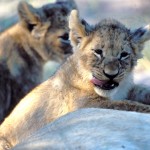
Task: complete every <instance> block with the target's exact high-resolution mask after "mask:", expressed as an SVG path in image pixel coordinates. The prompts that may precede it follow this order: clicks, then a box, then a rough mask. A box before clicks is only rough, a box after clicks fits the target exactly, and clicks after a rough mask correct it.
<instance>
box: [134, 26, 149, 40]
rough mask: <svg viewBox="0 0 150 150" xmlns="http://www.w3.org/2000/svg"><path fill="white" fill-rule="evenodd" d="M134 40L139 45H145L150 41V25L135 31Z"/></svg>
mask: <svg viewBox="0 0 150 150" xmlns="http://www.w3.org/2000/svg"><path fill="white" fill-rule="evenodd" d="M132 39H133V40H134V41H135V42H137V43H144V42H146V41H148V40H150V25H147V26H145V27H141V28H138V29H136V30H135V31H133V33H132Z"/></svg>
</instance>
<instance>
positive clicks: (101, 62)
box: [69, 10, 150, 98]
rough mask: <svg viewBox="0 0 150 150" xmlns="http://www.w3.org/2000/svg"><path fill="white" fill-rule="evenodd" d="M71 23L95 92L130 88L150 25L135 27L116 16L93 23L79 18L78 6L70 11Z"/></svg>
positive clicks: (73, 40)
mask: <svg viewBox="0 0 150 150" xmlns="http://www.w3.org/2000/svg"><path fill="white" fill-rule="evenodd" d="M69 27H70V30H71V31H70V40H71V44H72V45H73V47H74V49H75V50H76V51H77V54H76V55H77V57H78V58H79V61H78V62H79V66H80V70H82V72H83V73H82V74H83V76H84V78H86V80H89V82H91V83H92V85H93V88H94V90H95V92H96V93H97V94H99V95H100V96H104V97H109V98H111V97H112V96H113V94H114V93H117V91H118V90H119V89H120V88H123V86H125V87H126V88H129V87H130V78H131V72H132V70H133V68H134V66H135V65H136V63H137V59H139V58H140V57H141V51H142V48H143V44H144V42H145V41H147V40H148V39H150V27H149V26H146V27H144V28H139V29H137V30H135V31H131V30H129V29H127V28H126V27H125V26H124V25H122V24H121V23H119V22H118V21H116V20H102V21H101V22H100V23H98V24H97V25H95V26H90V25H88V24H87V23H86V22H85V21H84V20H80V19H79V17H78V13H77V11H76V10H73V11H72V13H71V15H70V20H69ZM84 72H86V73H84ZM87 74H88V75H87ZM118 94H119V93H118Z"/></svg>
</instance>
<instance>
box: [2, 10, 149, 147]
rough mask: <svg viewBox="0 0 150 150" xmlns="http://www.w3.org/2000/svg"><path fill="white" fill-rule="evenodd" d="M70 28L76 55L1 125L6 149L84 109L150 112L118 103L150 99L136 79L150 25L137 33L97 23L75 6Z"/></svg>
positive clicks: (109, 22)
mask: <svg viewBox="0 0 150 150" xmlns="http://www.w3.org/2000/svg"><path fill="white" fill-rule="evenodd" d="M69 27H70V40H71V43H72V45H73V48H74V50H75V52H74V54H73V55H71V56H70V57H69V58H68V59H67V61H66V62H65V63H64V64H63V66H62V67H61V68H60V69H59V70H58V72H57V73H56V74H55V75H54V76H53V77H52V78H50V79H49V80H47V81H45V82H44V83H42V84H41V85H39V86H38V87H37V88H35V89H34V90H33V91H31V92H30V93H29V94H28V95H27V96H26V97H25V98H23V99H22V100H21V101H20V102H19V104H18V105H17V106H16V108H15V109H14V110H13V111H12V113H11V114H10V115H9V116H8V117H7V118H6V119H5V121H4V122H3V123H2V125H1V126H0V139H1V140H0V146H1V147H0V148H1V149H7V148H6V147H9V148H11V147H13V146H14V145H16V144H17V143H19V142H20V141H22V140H23V139H24V138H25V137H27V136H29V135H30V134H32V133H33V132H34V131H36V130H38V129H39V128H40V127H42V126H44V125H45V124H47V123H49V122H51V121H53V120H54V119H56V118H58V117H60V116H62V115H64V114H66V113H68V112H71V111H74V110H77V109H80V108H85V107H105V108H114V109H122V110H133V111H139V112H149V113H150V106H148V105H144V104H140V103H138V102H133V101H113V100H123V99H130V98H132V99H131V100H134V101H135V100H137V101H138V100H140V101H142V100H143V102H144V101H146V102H147V103H148V101H149V100H150V93H146V92H145V89H143V90H144V92H145V93H144V92H143V93H142V95H140V93H139V92H138V89H139V88H140V87H138V88H137V87H136V86H135V85H134V84H133V83H132V72H133V68H134V66H135V65H136V62H137V59H138V58H139V57H140V55H141V51H142V47H143V44H144V42H145V41H147V40H149V39H150V29H149V26H146V27H144V28H139V29H136V30H135V31H131V30H129V29H127V28H126V27H125V26H124V25H122V24H121V23H119V22H118V21H115V20H103V21H101V22H100V23H99V24H97V25H95V26H94V27H93V26H92V27H91V26H90V25H88V24H87V23H86V22H85V21H84V20H80V19H79V17H78V14H77V11H76V10H73V11H72V13H71V15H70V19H69ZM133 89H134V90H133ZM136 89H137V93H136ZM136 94H137V95H138V98H137V97H136V96H134V95H136ZM148 94H149V95H148Z"/></svg>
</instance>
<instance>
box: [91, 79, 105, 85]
mask: <svg viewBox="0 0 150 150" xmlns="http://www.w3.org/2000/svg"><path fill="white" fill-rule="evenodd" d="M91 82H92V83H93V84H95V85H98V86H102V85H103V84H105V83H106V82H107V81H105V80H98V79H96V78H94V77H93V78H92V79H91Z"/></svg>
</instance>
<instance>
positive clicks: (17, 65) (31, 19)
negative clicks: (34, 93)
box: [0, 0, 76, 122]
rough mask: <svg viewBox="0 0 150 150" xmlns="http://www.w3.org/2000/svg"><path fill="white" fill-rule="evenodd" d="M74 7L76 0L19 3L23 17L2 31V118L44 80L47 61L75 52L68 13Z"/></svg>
mask: <svg viewBox="0 0 150 150" xmlns="http://www.w3.org/2000/svg"><path fill="white" fill-rule="evenodd" d="M73 8H76V7H75V3H74V1H73V0H72V1H62V2H61V1H59V2H56V3H51V4H46V5H45V6H43V7H41V8H34V7H32V6H31V5H30V4H28V3H26V2H20V4H19V5H18V14H19V16H20V21H19V22H18V23H17V24H16V25H15V26H13V27H12V28H10V29H8V30H6V31H5V32H3V33H2V34H1V35H0V122H1V121H2V120H3V118H4V117H5V116H6V115H7V114H8V113H9V112H10V111H11V110H12V108H13V107H14V106H15V105H16V104H17V103H18V101H19V100H20V99H21V98H23V97H24V96H25V94H27V93H28V92H29V91H30V90H31V89H32V88H34V87H35V86H36V85H38V84H39V83H41V81H42V70H43V66H44V64H45V62H47V61H49V60H55V61H57V62H58V61H59V62H62V61H64V60H65V59H66V57H67V56H68V55H70V54H71V53H72V47H71V45H70V42H69V39H68V31H69V28H68V21H67V18H68V17H67V16H68V14H69V13H70V11H71V10H72V9H73Z"/></svg>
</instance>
